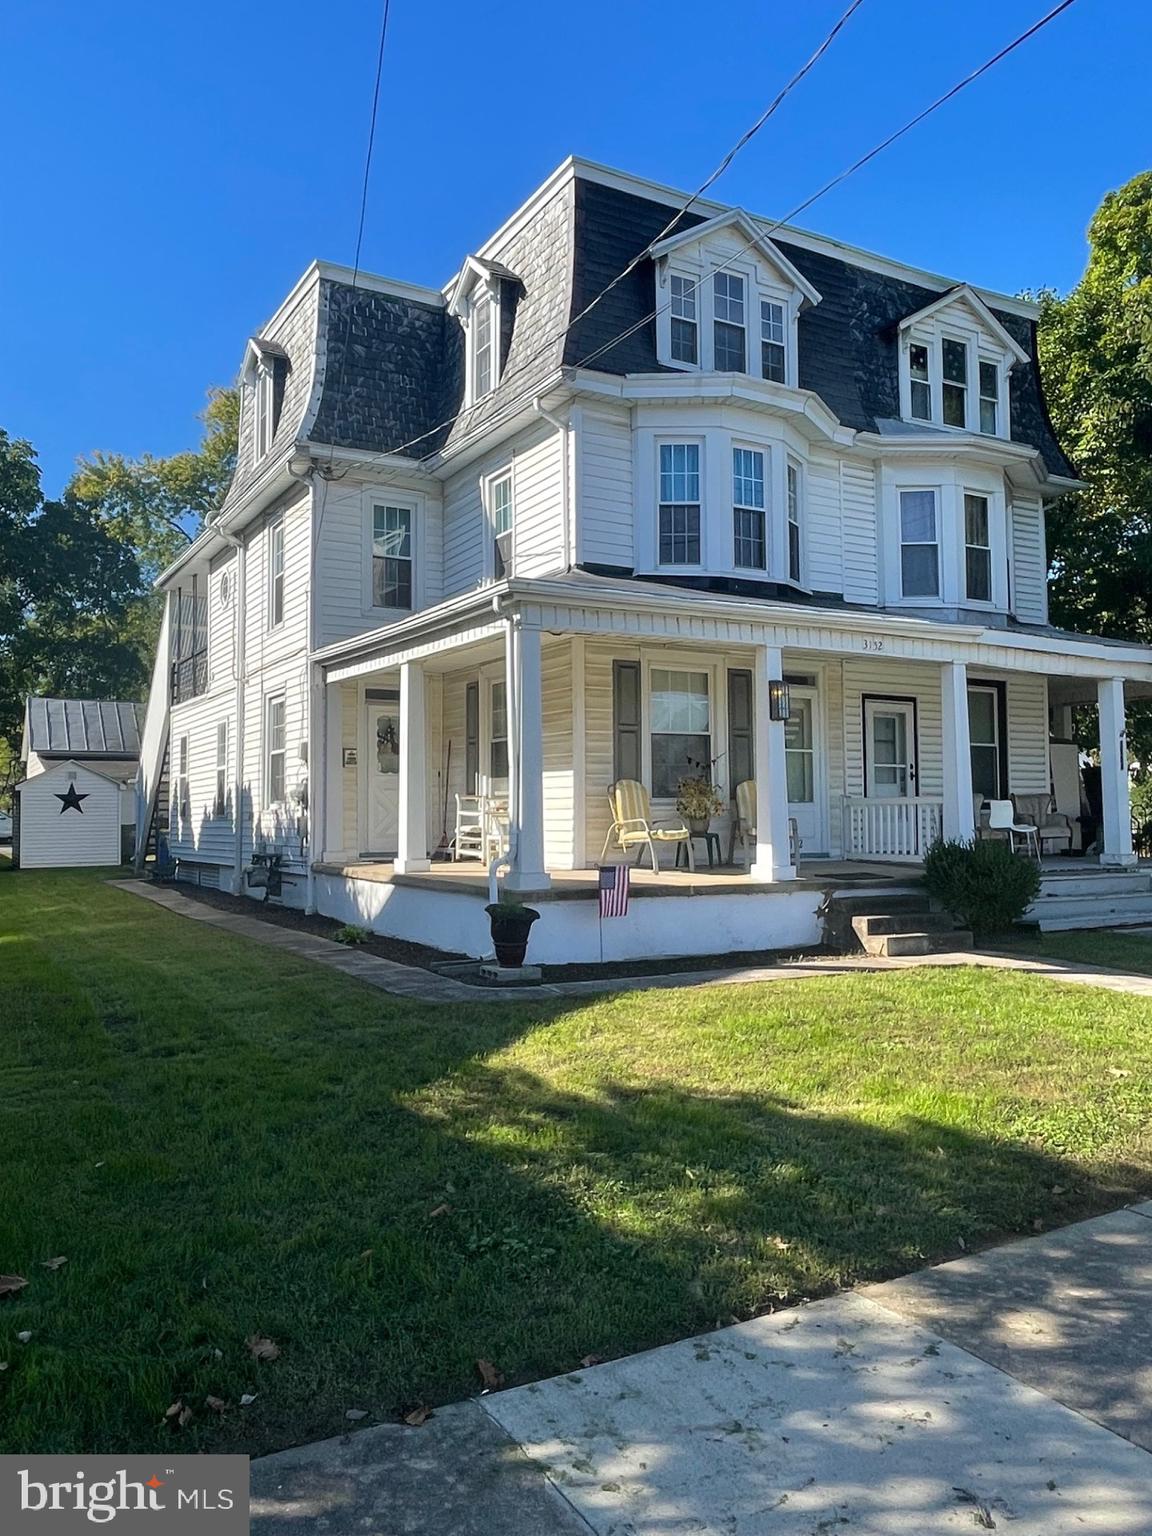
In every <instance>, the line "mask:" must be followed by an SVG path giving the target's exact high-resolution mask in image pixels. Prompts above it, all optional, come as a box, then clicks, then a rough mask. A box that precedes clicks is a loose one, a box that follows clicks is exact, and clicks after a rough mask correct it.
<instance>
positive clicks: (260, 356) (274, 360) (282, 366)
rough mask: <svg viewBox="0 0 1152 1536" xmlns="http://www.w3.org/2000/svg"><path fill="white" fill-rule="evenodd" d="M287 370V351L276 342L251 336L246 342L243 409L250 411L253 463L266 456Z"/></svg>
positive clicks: (278, 410)
mask: <svg viewBox="0 0 1152 1536" xmlns="http://www.w3.org/2000/svg"><path fill="white" fill-rule="evenodd" d="M288 370H289V360H288V354H287V352H285V350H284V348H283V347H282V346H280V345H279V344H278V343H277V342H274V341H267V340H266V339H265V338H264V337H263V336H254V337H253V338H252V340H251V341H250V342H249V343H248V357H247V360H246V362H245V366H244V384H245V389H246V394H247V400H246V403H245V409H246V410H248V411H250V412H251V422H252V427H251V431H252V461H253V463H254V464H259V463H260V461H261V460H262V459H265V458H267V456H268V454H269V453H270V452H271V450H272V443H273V441H274V439H275V437H276V428H277V427H278V426H279V424H280V408H281V406H282V405H283V403H284V385H285V383H286V381H287V378H288Z"/></svg>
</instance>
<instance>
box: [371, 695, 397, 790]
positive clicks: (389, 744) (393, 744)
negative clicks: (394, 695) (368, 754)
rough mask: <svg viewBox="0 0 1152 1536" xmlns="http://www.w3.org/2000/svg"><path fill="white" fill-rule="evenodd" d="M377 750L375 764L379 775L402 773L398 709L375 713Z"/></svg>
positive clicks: (380, 710)
mask: <svg viewBox="0 0 1152 1536" xmlns="http://www.w3.org/2000/svg"><path fill="white" fill-rule="evenodd" d="M374 717H375V737H376V749H375V755H374V758H373V763H374V766H375V769H376V772H377V773H380V774H398V773H399V772H400V712H399V709H397V708H396V707H394V706H393V707H390V708H386V709H378V710H376V711H374Z"/></svg>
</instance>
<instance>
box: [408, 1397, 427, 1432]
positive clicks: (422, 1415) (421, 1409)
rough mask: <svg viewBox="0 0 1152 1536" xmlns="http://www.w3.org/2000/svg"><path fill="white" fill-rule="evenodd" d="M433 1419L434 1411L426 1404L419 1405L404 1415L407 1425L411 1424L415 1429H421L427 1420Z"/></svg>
mask: <svg viewBox="0 0 1152 1536" xmlns="http://www.w3.org/2000/svg"><path fill="white" fill-rule="evenodd" d="M431 1417H432V1410H431V1408H429V1407H428V1405H427V1404H426V1403H417V1404H416V1406H415V1408H409V1410H408V1412H407V1413H406V1414H405V1415H404V1422H405V1424H411V1426H412V1428H413V1429H419V1428H420V1426H421V1424H423V1423H424V1421H425V1420H426V1419H429V1418H431Z"/></svg>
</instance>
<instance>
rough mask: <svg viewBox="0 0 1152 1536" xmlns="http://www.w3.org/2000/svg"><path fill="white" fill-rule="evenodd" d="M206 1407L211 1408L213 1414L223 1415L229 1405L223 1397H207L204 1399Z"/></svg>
mask: <svg viewBox="0 0 1152 1536" xmlns="http://www.w3.org/2000/svg"><path fill="white" fill-rule="evenodd" d="M204 1406H205V1407H206V1408H211V1410H212V1412H213V1413H223V1412H224V1410H225V1408H227V1406H228V1404H227V1403H226V1402H225V1401H224V1399H223V1398H222V1397H206V1398H205V1399H204Z"/></svg>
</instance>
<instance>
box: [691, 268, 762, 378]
mask: <svg viewBox="0 0 1152 1536" xmlns="http://www.w3.org/2000/svg"><path fill="white" fill-rule="evenodd" d="M720 283H723V284H724V285H725V287H726V288H727V287H729V286H730V285H734V284H736V283H739V285H740V296H739V299H737V298H736V297H735V296H734V294H732V293H730V292H729V293H725V294H724V296H723V297H721V294H720V289H719V284H720ZM707 286H708V289H709V298H710V299H711V314H710V315H709V320H710V322H711V323H710V326H709V329H710V331H711V333H712V366H713V369H714V370H715V371H716V372H717V373H738V374H741V375H744V374H746V373H749V372H750V371H751V370H750V368H749V366H748V365H749V363H750V362H751V358H750V357H749V355H748V311H749V303H748V286H749V284H748V278H747V276H746V275H745V274H744V273H743V272H740V271H738V270H736V269H735V268H734V267H730V266H723V267H717V268H716V270H715V271H714V272H713V273H712V275H711V277H710V278H709V280H708V285H707ZM699 291H700V290H699V289H698V290H697V292H699ZM736 303H739V305H740V313H741V316H742V318H741V319H740V320H738V321H737V320H732V319H729V318H727V317H722V316H721V315H720V314H719V313H718V310H719V308H720V305H721V304H736ZM722 325H723V326H726V327H727V328H728V329H729V330H732V331H739V332H740V334H741V336H742V338H743V340H742V342H741V352H742V354H743V358H744V366H743V368H721V367H720V366H719V364H718V363H717V362H716V353H717V350H718V349H717V346H716V333H717V330H718V328H719V327H720V326H722Z"/></svg>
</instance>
